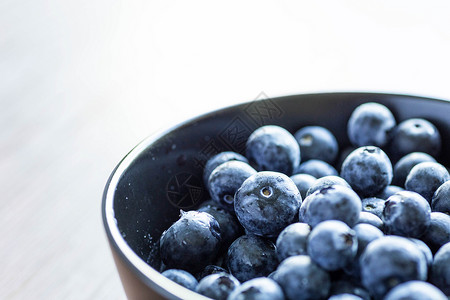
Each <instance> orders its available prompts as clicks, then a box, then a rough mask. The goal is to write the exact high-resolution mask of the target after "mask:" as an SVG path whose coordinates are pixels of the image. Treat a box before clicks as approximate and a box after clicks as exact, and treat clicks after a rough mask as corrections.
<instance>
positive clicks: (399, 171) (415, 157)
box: [392, 152, 436, 186]
mask: <svg viewBox="0 0 450 300" xmlns="http://www.w3.org/2000/svg"><path fill="white" fill-rule="evenodd" d="M423 162H436V160H435V159H434V158H433V156H431V155H429V154H427V153H423V152H413V153H409V154H406V155H405V156H403V157H402V158H400V159H399V161H398V162H397V163H396V164H395V165H394V177H393V178H392V184H395V185H398V186H405V181H406V177H408V174H409V172H411V169H412V168H413V167H414V166H415V165H418V164H420V163H423Z"/></svg>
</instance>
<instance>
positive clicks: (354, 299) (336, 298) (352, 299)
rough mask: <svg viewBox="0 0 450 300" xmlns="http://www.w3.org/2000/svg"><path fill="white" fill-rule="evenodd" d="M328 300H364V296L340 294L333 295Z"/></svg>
mask: <svg viewBox="0 0 450 300" xmlns="http://www.w3.org/2000/svg"><path fill="white" fill-rule="evenodd" d="M328 300H363V298H361V297H358V296H356V295H353V294H339V295H333V296H331V297H330V298H328Z"/></svg>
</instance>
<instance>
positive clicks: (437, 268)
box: [430, 242, 450, 296]
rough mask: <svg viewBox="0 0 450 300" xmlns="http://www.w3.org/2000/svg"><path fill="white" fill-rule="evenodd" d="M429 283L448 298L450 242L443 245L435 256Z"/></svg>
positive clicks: (449, 285) (449, 293)
mask: <svg viewBox="0 0 450 300" xmlns="http://www.w3.org/2000/svg"><path fill="white" fill-rule="evenodd" d="M430 282H431V283H433V284H434V285H435V286H437V287H438V288H440V289H441V290H442V291H443V292H444V293H445V294H446V295H447V296H450V242H448V243H446V244H444V245H443V246H442V247H441V248H440V249H439V250H438V251H437V252H436V254H435V256H434V260H433V265H432V267H431V276H430Z"/></svg>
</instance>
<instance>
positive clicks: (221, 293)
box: [196, 273, 240, 300]
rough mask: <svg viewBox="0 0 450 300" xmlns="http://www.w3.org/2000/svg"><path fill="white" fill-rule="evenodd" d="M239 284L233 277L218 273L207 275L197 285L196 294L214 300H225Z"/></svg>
mask: <svg viewBox="0 0 450 300" xmlns="http://www.w3.org/2000/svg"><path fill="white" fill-rule="evenodd" d="M239 285H240V282H239V281H238V280H237V279H236V278H234V276H233V275H230V274H227V273H218V274H212V275H208V276H206V277H205V278H203V279H202V280H201V281H200V282H199V284H198V285H197V288H196V292H197V293H199V294H202V295H204V296H206V297H209V298H211V299H215V300H226V299H227V298H228V296H229V295H230V294H231V292H233V291H234V290H235V289H236V287H238V286H239Z"/></svg>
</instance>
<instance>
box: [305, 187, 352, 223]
mask: <svg viewBox="0 0 450 300" xmlns="http://www.w3.org/2000/svg"><path fill="white" fill-rule="evenodd" d="M306 199H308V200H306ZM306 199H305V201H304V202H303V204H302V208H301V210H300V214H301V216H302V220H303V222H305V223H308V224H309V225H310V226H312V227H314V226H316V225H317V224H319V223H320V222H322V221H326V220H340V221H342V222H344V223H346V224H347V225H349V226H350V227H352V226H354V225H355V224H356V223H357V222H358V219H359V213H360V212H361V199H360V198H359V196H358V195H357V194H356V193H355V192H354V191H353V190H352V189H351V188H348V187H345V186H342V185H332V186H330V187H325V188H322V189H320V190H318V191H315V192H314V193H313V194H311V195H309V196H308V197H306Z"/></svg>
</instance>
